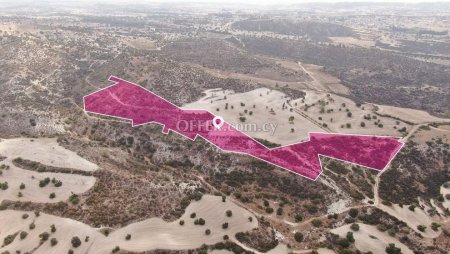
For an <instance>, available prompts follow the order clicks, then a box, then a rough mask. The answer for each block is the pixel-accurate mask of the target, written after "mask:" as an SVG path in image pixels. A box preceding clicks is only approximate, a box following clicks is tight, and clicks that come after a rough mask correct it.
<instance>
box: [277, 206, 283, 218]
mask: <svg viewBox="0 0 450 254" xmlns="http://www.w3.org/2000/svg"><path fill="white" fill-rule="evenodd" d="M277 215H278V216H281V215H283V208H281V207H278V209H277Z"/></svg>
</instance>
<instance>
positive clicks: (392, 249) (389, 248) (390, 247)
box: [386, 243, 402, 254]
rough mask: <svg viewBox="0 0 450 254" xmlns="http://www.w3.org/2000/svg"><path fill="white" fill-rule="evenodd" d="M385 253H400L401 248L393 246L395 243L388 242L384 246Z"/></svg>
mask: <svg viewBox="0 0 450 254" xmlns="http://www.w3.org/2000/svg"><path fill="white" fill-rule="evenodd" d="M386 253H387V254H401V253H402V250H401V249H400V248H397V247H395V244H393V243H390V244H389V245H388V246H387V247H386Z"/></svg>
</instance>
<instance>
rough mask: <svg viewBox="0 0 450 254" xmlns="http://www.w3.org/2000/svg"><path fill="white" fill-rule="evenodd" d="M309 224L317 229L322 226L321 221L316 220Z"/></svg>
mask: <svg viewBox="0 0 450 254" xmlns="http://www.w3.org/2000/svg"><path fill="white" fill-rule="evenodd" d="M311 224H312V225H313V226H314V227H316V228H318V227H320V226H322V221H321V220H318V219H314V220H312V221H311Z"/></svg>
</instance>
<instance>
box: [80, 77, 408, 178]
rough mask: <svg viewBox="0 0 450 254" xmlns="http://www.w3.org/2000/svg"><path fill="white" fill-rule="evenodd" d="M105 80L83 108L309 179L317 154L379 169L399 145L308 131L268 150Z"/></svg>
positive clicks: (203, 116) (193, 113)
mask: <svg viewBox="0 0 450 254" xmlns="http://www.w3.org/2000/svg"><path fill="white" fill-rule="evenodd" d="M109 80H110V81H113V82H114V84H113V85H111V86H109V87H107V88H104V89H101V90H99V91H96V92H94V93H92V94H89V95H87V96H85V97H84V107H85V111H86V112H90V113H96V114H101V115H106V116H112V117H117V118H122V119H127V120H131V122H132V125H133V126H137V125H142V124H147V123H158V124H161V125H163V132H164V133H168V132H169V131H170V130H172V131H175V132H177V133H179V134H181V135H183V136H185V137H186V138H189V139H191V140H194V139H195V138H196V137H197V136H200V137H202V138H204V139H205V140H207V141H208V142H210V143H212V144H213V145H215V146H217V147H219V148H220V149H222V150H224V151H228V152H234V153H241V154H248V155H251V156H253V157H255V158H257V159H260V160H263V161H266V162H269V163H271V164H274V165H276V166H278V167H281V168H284V169H286V170H289V171H291V172H294V173H297V174H299V175H302V176H305V177H307V178H310V179H316V178H317V177H318V176H319V175H320V173H321V172H322V167H321V164H320V159H319V156H320V155H322V156H327V157H332V158H335V159H339V160H343V161H347V162H350V163H354V164H358V165H361V166H365V167H369V168H373V169H376V170H383V169H384V168H385V167H386V165H388V164H389V162H390V161H391V160H392V159H393V158H394V157H395V155H396V154H397V152H398V151H399V150H400V148H401V147H402V146H403V143H402V142H401V141H400V139H399V138H396V137H382V136H361V135H346V134H331V133H310V134H309V138H310V140H309V141H305V142H301V143H297V144H292V145H287V146H281V147H277V148H272V149H270V148H267V147H266V146H264V145H262V144H261V143H259V142H258V141H256V140H255V139H253V138H251V137H249V136H247V134H244V133H243V132H241V131H239V130H237V129H235V128H233V127H232V126H231V125H229V124H228V123H227V122H224V123H223V125H222V126H220V128H217V127H215V126H214V125H213V122H212V120H213V118H214V117H215V115H214V114H212V113H210V112H209V111H206V110H185V109H182V108H179V107H177V106H176V105H174V104H172V103H170V102H168V101H166V100H165V99H163V98H161V97H159V96H158V95H156V94H154V93H152V92H150V91H148V90H147V89H145V88H143V87H141V86H139V85H137V84H133V83H131V82H128V81H125V80H122V79H119V78H117V77H114V76H112V77H110V79H109Z"/></svg>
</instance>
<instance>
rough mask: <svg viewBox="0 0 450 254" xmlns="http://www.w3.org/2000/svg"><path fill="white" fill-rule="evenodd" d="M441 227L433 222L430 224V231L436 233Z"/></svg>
mask: <svg viewBox="0 0 450 254" xmlns="http://www.w3.org/2000/svg"><path fill="white" fill-rule="evenodd" d="M440 226H441V225H440V224H439V223H436V222H433V223H431V229H433V230H434V231H437V230H438V229H439V227H440Z"/></svg>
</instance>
